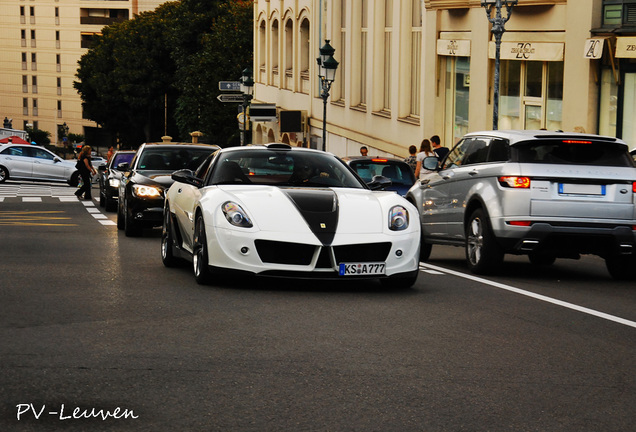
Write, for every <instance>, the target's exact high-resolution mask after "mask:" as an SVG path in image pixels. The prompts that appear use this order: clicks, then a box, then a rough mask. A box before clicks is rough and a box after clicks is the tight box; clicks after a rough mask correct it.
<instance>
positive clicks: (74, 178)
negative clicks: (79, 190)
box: [68, 171, 80, 187]
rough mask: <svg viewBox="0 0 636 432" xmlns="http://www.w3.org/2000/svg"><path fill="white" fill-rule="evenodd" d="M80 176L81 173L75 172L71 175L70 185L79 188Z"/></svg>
mask: <svg viewBox="0 0 636 432" xmlns="http://www.w3.org/2000/svg"><path fill="white" fill-rule="evenodd" d="M79 176H80V175H79V171H75V172H74V173H73V174H71V178H70V179H69V181H68V185H69V186H71V187H77V185H78V184H79Z"/></svg>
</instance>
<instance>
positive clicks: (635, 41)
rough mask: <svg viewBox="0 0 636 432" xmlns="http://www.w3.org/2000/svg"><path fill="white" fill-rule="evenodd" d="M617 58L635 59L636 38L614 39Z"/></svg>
mask: <svg viewBox="0 0 636 432" xmlns="http://www.w3.org/2000/svg"><path fill="white" fill-rule="evenodd" d="M616 57H617V58H636V37H619V38H616Z"/></svg>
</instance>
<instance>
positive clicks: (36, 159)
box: [31, 148, 68, 181]
mask: <svg viewBox="0 0 636 432" xmlns="http://www.w3.org/2000/svg"><path fill="white" fill-rule="evenodd" d="M31 153H32V155H33V174H32V177H33V178H34V179H41V180H55V181H62V180H66V174H67V170H68V168H67V166H66V165H64V164H63V163H61V159H60V158H59V157H57V156H55V154H53V153H51V152H49V151H47V150H44V149H40V148H31Z"/></svg>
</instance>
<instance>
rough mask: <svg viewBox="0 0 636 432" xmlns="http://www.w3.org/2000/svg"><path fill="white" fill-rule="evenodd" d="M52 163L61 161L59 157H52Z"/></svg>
mask: <svg viewBox="0 0 636 432" xmlns="http://www.w3.org/2000/svg"><path fill="white" fill-rule="evenodd" d="M53 162H55V163H58V162H62V159H60V158H59V157H57V156H56V157H54V158H53Z"/></svg>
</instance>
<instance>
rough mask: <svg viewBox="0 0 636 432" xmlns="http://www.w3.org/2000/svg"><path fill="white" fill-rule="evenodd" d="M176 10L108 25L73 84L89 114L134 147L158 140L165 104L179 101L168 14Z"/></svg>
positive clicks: (81, 63) (173, 5) (166, 9)
mask: <svg viewBox="0 0 636 432" xmlns="http://www.w3.org/2000/svg"><path fill="white" fill-rule="evenodd" d="M176 7H178V4H176V3H167V4H165V5H163V7H162V9H161V11H159V12H144V13H141V14H140V15H138V16H136V17H135V19H132V20H128V21H124V22H122V23H117V24H114V25H111V26H107V27H104V29H103V34H102V36H100V37H98V38H96V40H95V45H94V46H93V47H92V48H91V49H90V50H89V51H88V52H87V53H86V54H84V55H83V56H82V58H81V59H80V61H79V68H78V71H77V74H76V77H77V78H78V81H75V82H74V83H73V85H74V87H75V88H76V89H77V90H78V92H79V94H80V96H81V98H82V101H83V108H84V115H85V116H86V117H87V118H89V119H91V120H93V121H95V122H97V123H98V124H99V125H100V126H102V127H103V128H104V129H107V130H109V131H110V132H111V133H113V134H119V136H120V137H121V138H122V141H124V142H127V143H129V144H137V145H138V144H140V143H141V142H144V141H153V140H159V138H160V137H161V136H162V135H163V134H164V133H165V129H164V127H163V126H164V101H165V99H166V95H169V98H176V95H175V90H174V87H173V85H172V84H173V80H174V75H175V65H174V62H173V61H172V58H171V50H170V47H169V45H168V41H167V40H166V35H167V34H168V29H167V26H169V25H170V21H169V20H167V18H166V15H167V14H168V12H169V11H170V10H171V8H176ZM162 11H163V12H162ZM173 129H174V127H173Z"/></svg>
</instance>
